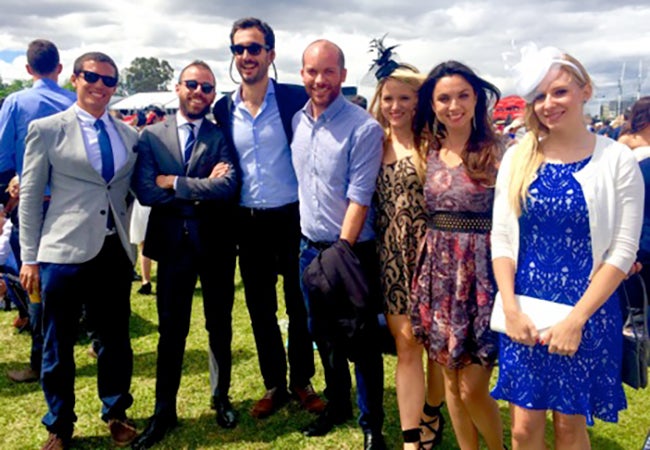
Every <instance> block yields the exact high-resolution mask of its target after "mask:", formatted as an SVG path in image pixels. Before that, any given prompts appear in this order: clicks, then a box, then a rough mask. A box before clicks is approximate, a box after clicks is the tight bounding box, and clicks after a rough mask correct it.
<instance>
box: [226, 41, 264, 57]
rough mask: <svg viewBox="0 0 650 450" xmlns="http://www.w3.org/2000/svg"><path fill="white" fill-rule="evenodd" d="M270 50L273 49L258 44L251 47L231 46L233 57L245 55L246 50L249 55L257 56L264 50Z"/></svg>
mask: <svg viewBox="0 0 650 450" xmlns="http://www.w3.org/2000/svg"><path fill="white" fill-rule="evenodd" d="M270 49H271V47H269V46H268V45H262V44H258V43H257V42H253V43H252V44H249V45H241V44H233V45H231V46H230V51H231V52H232V54H233V55H243V54H244V50H247V51H248V54H249V55H253V56H257V55H259V54H260V52H261V51H262V50H266V51H269V50H270Z"/></svg>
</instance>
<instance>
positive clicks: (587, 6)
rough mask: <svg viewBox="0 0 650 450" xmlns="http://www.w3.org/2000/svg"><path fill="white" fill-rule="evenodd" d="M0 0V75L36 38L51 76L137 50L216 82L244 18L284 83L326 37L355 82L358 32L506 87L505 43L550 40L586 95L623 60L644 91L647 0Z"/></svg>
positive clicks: (428, 64) (423, 61)
mask: <svg viewBox="0 0 650 450" xmlns="http://www.w3.org/2000/svg"><path fill="white" fill-rule="evenodd" d="M1 9H2V14H0V76H2V79H3V80H4V81H10V80H12V79H16V78H20V79H25V78H28V76H27V74H26V72H25V68H24V66H25V56H24V52H25V49H26V46H27V44H28V43H29V41H31V40H33V39H36V38H46V39H50V40H52V41H53V42H54V43H55V44H57V46H58V47H59V50H60V52H61V58H62V63H63V65H64V69H63V75H64V76H63V77H62V78H61V79H60V80H59V81H60V82H61V83H62V82H63V79H64V78H68V77H69V75H70V73H71V68H72V62H73V61H74V59H75V58H76V57H77V56H79V55H80V54H82V53H83V52H86V51H95V50H99V51H103V52H105V53H107V54H109V55H110V56H112V57H113V58H114V59H115V61H116V62H117V64H118V66H119V67H120V69H123V68H125V67H127V66H128V65H129V64H130V62H131V61H132V60H133V59H134V58H136V57H138V56H146V57H149V56H154V57H157V58H161V59H166V60H167V61H169V62H170V64H171V65H172V67H174V69H175V70H178V69H180V68H181V67H183V66H184V65H185V64H187V63H188V62H190V61H191V60H193V59H204V60H205V61H207V62H208V63H209V64H210V65H211V66H212V68H213V70H214V72H215V74H216V77H217V84H218V85H219V86H218V88H219V89H220V90H225V89H228V88H232V86H233V84H232V82H231V81H230V78H229V76H228V67H229V64H230V52H229V49H228V46H229V44H230V42H229V38H228V35H229V32H230V27H231V25H232V22H233V21H234V20H236V19H238V18H241V17H244V16H255V17H259V18H261V19H262V20H265V21H266V22H268V23H269V24H270V25H271V26H272V27H273V28H274V30H275V33H276V51H277V58H276V66H277V69H278V75H279V79H280V81H284V82H294V83H300V75H299V70H300V57H301V54H302V51H303V50H304V48H305V47H306V46H307V44H309V43H310V42H311V41H313V40H315V39H318V38H327V39H330V40H332V41H334V42H335V43H337V44H338V45H339V46H341V48H342V49H343V51H344V53H345V56H346V62H347V67H348V80H347V83H346V84H348V85H357V84H358V83H359V81H360V80H361V79H362V78H363V77H364V75H365V74H366V72H367V70H368V68H369V66H370V63H371V60H372V58H373V57H374V55H373V54H371V53H369V52H368V50H369V45H368V44H369V41H370V40H371V39H372V38H375V37H381V36H382V35H384V34H385V33H388V37H387V38H386V41H385V42H386V43H387V44H388V45H394V44H400V46H399V47H398V49H397V52H398V54H399V57H400V60H401V61H403V62H408V63H411V64H413V65H415V66H417V67H418V68H419V69H420V70H421V71H424V72H428V71H429V70H430V69H431V68H432V67H433V66H434V65H436V64H437V63H439V62H441V61H443V60H448V59H457V60H459V61H462V62H464V63H466V64H468V65H469V66H471V67H472V68H474V69H475V70H476V71H477V72H478V73H479V74H480V75H482V76H483V77H485V78H487V79H488V80H490V81H492V82H493V83H495V84H496V85H497V86H499V87H500V88H501V89H502V91H503V93H504V94H505V95H507V94H511V93H512V83H511V81H510V79H509V73H508V71H507V70H506V69H505V66H504V63H503V58H502V53H504V52H507V51H510V50H511V49H512V45H511V43H512V42H513V41H514V42H515V44H523V43H525V42H528V41H532V42H535V43H536V44H538V45H540V46H544V45H554V46H557V47H560V48H562V49H563V50H565V51H567V52H569V53H571V54H573V55H574V56H576V57H577V58H578V59H579V60H580V61H581V62H583V63H584V64H585V66H586V67H587V70H588V71H589V72H590V74H591V75H592V77H593V79H594V81H595V83H596V87H597V89H598V91H597V94H596V96H597V97H596V98H598V97H602V96H608V97H610V98H615V97H616V94H617V92H618V89H617V82H618V79H619V77H620V75H621V69H622V66H623V63H626V70H625V76H624V86H623V89H624V96H629V97H631V96H633V95H634V94H635V93H636V90H637V86H638V83H639V61H642V65H643V73H642V77H641V79H642V92H644V93H645V94H648V93H650V76H648V72H649V69H650V3H649V2H648V1H647V0H590V1H566V0H562V1H553V0H551V1H541V0H503V1H496V0H490V1H483V2H481V1H474V2H462V1H458V2H449V1H445V2H441V1H435V0H434V1H431V0H429V1H423V0H411V1H409V0H318V1H315V0H307V1H296V0H268V1H261V0H260V1H247V0H228V1H223V0H182V1H181V0H136V1H133V0H128V1H125V0H109V1H97V0H92V1H91V0H68V1H59V0H29V1H26V0H2V7H1ZM233 70H234V69H233ZM367 90H368V88H366V90H365V91H364V93H365V92H367Z"/></svg>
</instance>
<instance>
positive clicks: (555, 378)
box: [492, 158, 626, 425]
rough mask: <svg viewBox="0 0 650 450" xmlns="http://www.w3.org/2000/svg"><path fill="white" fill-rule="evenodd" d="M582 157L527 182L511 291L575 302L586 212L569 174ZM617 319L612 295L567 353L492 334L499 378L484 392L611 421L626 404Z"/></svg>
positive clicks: (588, 262) (587, 256)
mask: <svg viewBox="0 0 650 450" xmlns="http://www.w3.org/2000/svg"><path fill="white" fill-rule="evenodd" d="M589 159H590V158H587V159H585V160H582V161H578V162H575V163H569V164H549V163H547V164H544V165H543V166H542V167H541V168H540V169H539V172H538V174H537V175H538V176H537V178H536V180H535V181H534V182H533V183H532V184H531V186H530V194H531V197H530V198H529V200H528V202H527V210H525V211H524V212H523V214H522V215H521V217H520V219H519V230H520V242H519V256H518V264H517V271H516V274H515V293H517V294H522V295H528V296H531V297H537V298H542V299H545V300H552V301H555V302H558V303H565V304H570V305H575V304H576V303H577V302H578V300H579V299H580V297H581V295H582V294H583V293H584V291H585V290H586V289H587V286H588V284H589V273H590V271H591V268H592V264H593V258H592V254H591V239H590V231H589V214H588V211H587V205H586V201H585V198H584V195H583V192H582V189H581V187H580V184H579V183H578V182H577V181H576V180H575V178H574V177H573V175H572V174H573V173H574V172H577V171H578V170H580V169H581V168H582V167H584V166H585V165H586V164H587V163H588V161H589ZM621 330H622V323H621V312H620V309H619V300H618V297H617V296H616V294H614V295H612V297H610V298H609V299H608V300H607V301H606V302H605V304H604V305H603V306H602V307H601V308H600V309H598V310H597V311H596V312H595V313H594V315H593V316H592V317H591V318H590V319H589V321H588V322H587V323H586V325H585V327H584V328H583V333H582V341H581V343H580V347H579V348H578V351H577V352H576V354H575V355H574V356H573V357H569V356H560V355H556V354H550V353H548V347H547V346H542V345H540V344H538V345H535V346H534V347H528V346H526V345H523V344H518V343H516V342H513V341H512V340H510V339H509V338H508V337H507V336H506V335H505V334H501V335H500V350H499V378H498V381H497V384H496V386H495V388H494V389H493V391H492V396H493V397H494V398H497V399H501V400H506V401H508V402H511V403H513V404H515V405H518V406H520V407H524V408H529V409H541V410H546V409H550V410H553V411H558V412H561V413H564V414H580V415H584V416H586V419H587V423H588V424H589V425H593V422H594V416H595V417H598V418H599V419H602V420H605V421H608V422H616V421H617V420H618V411H620V410H622V409H625V408H626V401H625V394H624V392H623V387H622V386H621V346H622V333H621Z"/></svg>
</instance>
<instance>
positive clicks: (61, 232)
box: [19, 108, 138, 264]
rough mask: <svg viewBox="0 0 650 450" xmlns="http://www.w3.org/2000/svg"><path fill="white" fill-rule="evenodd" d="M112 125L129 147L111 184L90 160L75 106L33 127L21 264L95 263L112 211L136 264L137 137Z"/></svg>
mask: <svg viewBox="0 0 650 450" xmlns="http://www.w3.org/2000/svg"><path fill="white" fill-rule="evenodd" d="M113 123H114V124H115V127H116V128H117V131H118V133H119V135H120V137H121V138H122V141H123V143H124V146H125V148H126V151H127V160H126V163H125V164H124V166H122V167H121V168H120V169H119V170H118V171H117V172H116V173H115V176H114V177H113V179H112V180H111V181H110V182H108V183H107V182H106V181H105V180H104V178H102V176H101V174H99V173H98V172H97V171H96V170H95V169H94V168H93V167H92V166H91V165H90V162H89V161H88V157H87V154H86V148H85V144H84V140H83V135H82V133H81V127H80V125H79V121H78V120H77V116H76V114H75V110H74V108H69V109H67V110H65V111H63V112H61V113H58V114H55V115H52V116H49V117H46V118H43V119H39V120H35V121H33V122H32V123H31V124H30V126H29V131H28V133H27V138H26V149H25V164H24V169H23V176H22V179H21V180H20V202H19V219H20V247H21V256H22V259H23V261H38V262H49V263H61V264H78V263H83V262H86V261H89V260H91V259H92V258H94V257H95V256H96V255H97V254H98V253H99V251H100V250H101V248H102V245H103V244H104V239H105V238H106V220H107V215H106V214H107V213H108V212H109V211H113V215H114V217H115V225H116V228H117V233H118V234H119V237H120V240H121V241H122V245H123V246H124V249H125V250H126V252H127V254H128V255H129V258H131V260H132V261H134V257H135V255H134V254H133V250H132V246H131V245H130V244H129V238H128V226H127V202H126V198H127V195H128V191H129V187H130V182H131V174H132V173H133V168H134V165H135V160H136V154H135V150H134V148H135V145H136V144H137V141H138V134H137V132H136V131H135V130H134V129H132V128H131V127H129V126H128V125H125V124H123V123H121V122H119V121H114V122H113ZM48 184H49V186H50V191H51V195H52V197H51V200H50V204H49V208H48V209H47V212H46V213H45V214H44V213H43V194H44V192H45V187H46V186H47V185H48ZM109 208H110V209H109Z"/></svg>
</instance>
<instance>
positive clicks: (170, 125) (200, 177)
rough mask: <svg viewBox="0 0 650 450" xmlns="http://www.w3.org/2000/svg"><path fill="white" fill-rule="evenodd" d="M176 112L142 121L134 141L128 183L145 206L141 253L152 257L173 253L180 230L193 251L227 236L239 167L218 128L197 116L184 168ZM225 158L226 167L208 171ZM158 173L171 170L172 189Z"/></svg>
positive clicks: (237, 186) (230, 237)
mask: <svg viewBox="0 0 650 450" xmlns="http://www.w3.org/2000/svg"><path fill="white" fill-rule="evenodd" d="M176 123H177V122H176V117H175V116H172V117H170V118H169V119H167V120H166V121H165V122H161V123H157V124H155V125H151V126H149V127H146V128H145V129H144V130H143V131H142V133H141V135H140V139H139V142H138V160H137V163H136V168H135V173H134V178H133V187H134V190H135V193H136V195H137V197H138V200H139V201H140V203H142V204H143V205H146V206H151V207H152V209H151V214H150V216H149V223H148V226H147V232H146V235H145V244H144V255H145V256H148V257H150V258H152V259H154V260H158V261H159V260H161V259H168V260H170V259H173V258H175V256H176V254H177V251H178V246H179V245H181V241H182V236H183V235H184V234H185V233H187V234H189V237H190V240H191V242H192V244H193V245H194V246H196V248H197V250H199V251H206V250H209V249H212V248H214V247H215V246H217V245H218V244H219V242H223V240H224V239H227V240H232V235H230V233H231V224H232V221H233V211H234V208H235V206H236V204H237V203H236V202H237V197H238V194H239V170H238V165H237V158H236V156H235V153H234V150H233V149H232V147H231V146H230V145H229V144H228V142H227V141H226V139H225V137H224V135H223V132H222V131H221V129H220V128H218V127H217V126H216V125H214V124H213V123H212V122H210V121H208V120H207V119H205V120H203V123H202V125H201V128H200V129H199V132H198V134H197V137H196V144H195V147H194V150H193V151H192V156H191V158H190V161H189V165H188V167H187V170H185V167H184V164H183V156H182V149H181V147H180V143H179V140H178V130H177V125H176ZM219 162H225V163H228V164H229V165H230V169H229V170H228V173H227V174H226V175H225V176H223V177H220V178H214V179H210V178H208V176H209V175H210V172H211V171H212V169H213V167H214V166H215V165H216V164H217V163H219ZM158 175H177V176H178V180H177V185H176V189H175V190H172V189H162V188H160V187H158V186H157V185H156V177H157V176H158Z"/></svg>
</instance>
